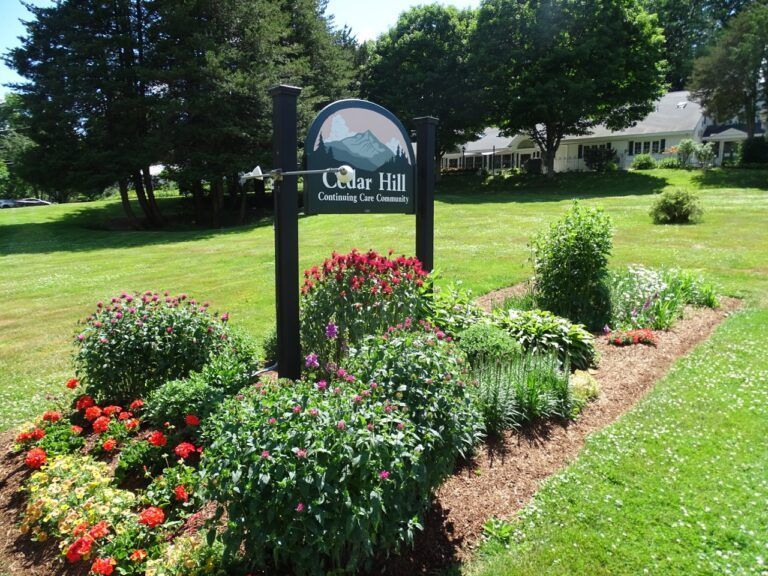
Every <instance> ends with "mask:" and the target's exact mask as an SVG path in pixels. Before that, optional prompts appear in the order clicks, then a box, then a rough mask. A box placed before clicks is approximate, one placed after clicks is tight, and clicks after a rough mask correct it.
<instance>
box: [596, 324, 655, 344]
mask: <svg viewBox="0 0 768 576" xmlns="http://www.w3.org/2000/svg"><path fill="white" fill-rule="evenodd" d="M608 343H609V344H612V345H614V346H633V345H635V344H645V345H646V346H656V344H657V343H658V338H657V337H656V335H655V334H654V333H653V332H652V331H651V330H648V329H647V328H639V329H637V330H627V331H626V332H624V331H622V332H618V333H616V334H611V337H610V338H608Z"/></svg>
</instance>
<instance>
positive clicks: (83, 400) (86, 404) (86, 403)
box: [75, 394, 96, 410]
mask: <svg viewBox="0 0 768 576" xmlns="http://www.w3.org/2000/svg"><path fill="white" fill-rule="evenodd" d="M95 404H96V403H95V402H94V401H93V398H91V397H90V396H88V395H87V394H86V395H85V396H80V398H78V399H77V402H75V408H77V409H78V410H85V409H86V408H90V407H91V406H94V405H95Z"/></svg>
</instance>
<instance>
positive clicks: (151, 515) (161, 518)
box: [139, 506, 165, 528]
mask: <svg viewBox="0 0 768 576" xmlns="http://www.w3.org/2000/svg"><path fill="white" fill-rule="evenodd" d="M163 522H165V512H163V509H162V508H158V507H157V506H150V507H149V508H147V509H145V510H143V511H142V512H141V514H139V524H144V525H146V526H147V528H154V527H155V526H158V525H159V524H162V523H163Z"/></svg>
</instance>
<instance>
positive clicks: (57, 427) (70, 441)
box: [36, 420, 85, 458]
mask: <svg viewBox="0 0 768 576" xmlns="http://www.w3.org/2000/svg"><path fill="white" fill-rule="evenodd" d="M84 443H85V441H84V440H83V437H82V436H81V435H79V434H75V433H74V432H73V431H72V426H71V424H70V423H69V422H68V421H66V420H59V421H58V422H56V423H53V424H48V425H47V426H46V427H45V436H43V438H42V439H41V440H40V441H39V442H38V443H37V444H36V445H37V446H38V447H40V448H42V449H43V450H45V453H46V454H47V455H48V458H51V457H53V456H60V455H63V454H72V453H74V452H76V451H77V450H78V449H80V448H82V446H83V444H84Z"/></svg>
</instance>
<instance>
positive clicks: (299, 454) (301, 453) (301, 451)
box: [296, 448, 307, 458]
mask: <svg viewBox="0 0 768 576" xmlns="http://www.w3.org/2000/svg"><path fill="white" fill-rule="evenodd" d="M306 457H307V451H306V450H304V449H302V448H299V449H298V450H296V458H306Z"/></svg>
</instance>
